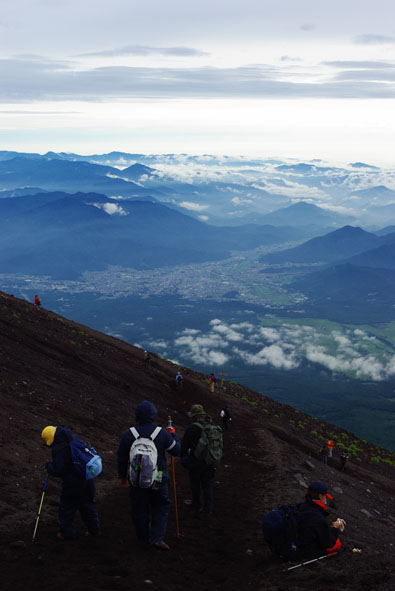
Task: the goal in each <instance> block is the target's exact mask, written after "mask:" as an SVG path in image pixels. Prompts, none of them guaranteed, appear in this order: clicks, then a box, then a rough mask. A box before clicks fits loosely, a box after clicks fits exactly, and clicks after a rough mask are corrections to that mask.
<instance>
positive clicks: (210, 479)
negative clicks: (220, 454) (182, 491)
mask: <svg viewBox="0 0 395 591" xmlns="http://www.w3.org/2000/svg"><path fill="white" fill-rule="evenodd" d="M214 476H215V468H213V466H208V465H207V464H204V463H201V464H196V465H194V466H191V467H190V468H189V482H190V485H191V492H192V507H193V508H194V509H200V494H201V492H202V493H203V510H204V511H205V512H206V513H211V511H212V509H213V487H214Z"/></svg>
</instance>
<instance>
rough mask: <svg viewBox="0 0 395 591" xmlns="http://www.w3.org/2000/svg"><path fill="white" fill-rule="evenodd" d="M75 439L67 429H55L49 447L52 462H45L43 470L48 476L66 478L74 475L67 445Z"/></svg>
mask: <svg viewBox="0 0 395 591" xmlns="http://www.w3.org/2000/svg"><path fill="white" fill-rule="evenodd" d="M73 439H76V437H75V435H73V434H72V432H71V431H70V429H69V428H68V427H56V431H55V437H54V440H53V443H52V445H51V450H52V462H47V463H46V464H45V468H46V469H47V471H48V474H49V475H50V476H58V477H60V478H63V479H65V478H67V477H69V476H71V475H73V476H74V475H75V476H76V473H75V470H74V466H73V461H72V459H71V451H70V446H69V443H70V441H72V440H73Z"/></svg>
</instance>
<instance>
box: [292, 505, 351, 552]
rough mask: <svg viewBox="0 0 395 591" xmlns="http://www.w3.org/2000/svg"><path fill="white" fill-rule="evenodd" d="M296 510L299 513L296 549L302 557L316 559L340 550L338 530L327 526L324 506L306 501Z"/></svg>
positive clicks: (326, 512) (326, 514)
mask: <svg viewBox="0 0 395 591" xmlns="http://www.w3.org/2000/svg"><path fill="white" fill-rule="evenodd" d="M298 509H299V511H300V513H301V517H300V521H299V543H298V548H299V550H300V552H301V553H302V555H303V556H306V557H307V558H316V557H318V556H323V555H325V554H326V553H330V551H335V550H340V548H341V542H340V540H339V538H338V530H337V529H336V528H335V527H332V526H330V525H329V524H328V522H327V520H326V518H327V516H328V515H329V512H328V510H327V509H326V507H325V505H323V504H322V503H321V502H320V501H313V500H310V499H308V500H306V501H305V502H304V503H301V504H300V505H299V506H298Z"/></svg>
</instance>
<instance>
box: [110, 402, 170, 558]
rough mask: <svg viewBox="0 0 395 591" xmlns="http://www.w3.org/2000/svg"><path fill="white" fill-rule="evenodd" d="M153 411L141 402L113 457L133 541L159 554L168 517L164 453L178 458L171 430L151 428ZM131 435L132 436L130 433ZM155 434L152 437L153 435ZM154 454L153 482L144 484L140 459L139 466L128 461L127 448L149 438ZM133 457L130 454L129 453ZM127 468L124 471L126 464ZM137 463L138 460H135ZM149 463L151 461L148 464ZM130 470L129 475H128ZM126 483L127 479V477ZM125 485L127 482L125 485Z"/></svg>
mask: <svg viewBox="0 0 395 591" xmlns="http://www.w3.org/2000/svg"><path fill="white" fill-rule="evenodd" d="M157 412H158V411H157V410H156V408H155V406H154V405H153V404H152V402H149V401H147V400H144V402H141V403H140V404H139V405H138V407H137V408H136V427H135V428H134V427H133V428H131V429H127V431H125V432H124V433H123V435H122V438H121V441H120V444H119V448H118V452H117V457H118V476H119V478H120V482H121V486H122V487H124V488H129V483H130V484H131V486H130V503H131V513H132V521H133V524H134V527H135V529H136V534H137V539H138V541H139V543H140V544H141V545H142V547H143V548H146V549H147V548H150V547H151V546H154V547H155V548H157V549H159V550H169V546H168V545H167V544H166V542H165V541H164V537H165V535H166V526H167V517H168V514H169V508H170V500H169V494H168V479H169V477H168V474H167V472H166V454H165V452H166V451H167V452H168V453H169V454H170V455H172V456H178V455H179V452H180V442H179V439H178V436H177V434H176V432H175V431H174V429H172V430H171V431H169V432H168V431H167V430H166V429H164V428H163V427H160V426H158V427H157V425H155V424H154V422H153V421H154V419H155V417H156V415H157ZM133 431H135V432H133ZM155 431H156V435H155ZM151 436H152V439H151V440H153V443H154V445H155V448H156V451H157V463H156V466H155V467H154V468H157V470H156V469H155V470H154V471H153V470H152V465H151V470H150V473H149V478H151V477H152V475H153V474H154V475H155V476H154V478H155V480H154V482H151V481H144V479H145V469H144V466H145V465H148V463H149V462H148V463H145V462H147V460H146V458H145V457H144V455H141V454H140V460H141V461H140V462H138V461H137V463H136V465H135V462H134V461H133V459H132V458H131V455H132V454H131V448H132V445H133V444H134V442H135V441H139V437H140V438H142V439H145V438H149V439H150V438H151ZM132 453H133V452H132ZM130 459H131V464H132V465H131V466H130V469H129V470H128V464H129V460H130ZM136 459H137V460H138V459H139V458H138V456H136ZM152 461H153V460H152ZM132 469H133V472H132ZM128 472H129V475H128V479H127V474H128ZM128 481H129V482H128Z"/></svg>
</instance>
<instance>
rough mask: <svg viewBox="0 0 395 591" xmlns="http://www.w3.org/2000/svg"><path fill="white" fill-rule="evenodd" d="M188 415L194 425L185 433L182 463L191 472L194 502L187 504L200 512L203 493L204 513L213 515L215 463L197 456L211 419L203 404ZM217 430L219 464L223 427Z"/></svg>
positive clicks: (182, 446) (192, 409) (195, 405)
mask: <svg viewBox="0 0 395 591" xmlns="http://www.w3.org/2000/svg"><path fill="white" fill-rule="evenodd" d="M187 414H188V416H189V417H192V419H193V423H192V424H191V425H189V427H188V428H187V430H186V431H185V433H184V437H183V438H182V442H181V463H182V465H183V466H184V467H185V468H187V470H188V472H189V482H190V486H191V493H192V502H191V503H187V504H190V507H191V509H192V510H194V511H196V512H198V511H199V510H200V493H201V492H202V493H203V511H204V512H205V513H211V512H212V510H213V486H214V477H215V463H214V462H213V463H214V465H211V464H209V463H207V461H206V460H204V459H202V458H197V457H196V456H195V451H196V448H197V445H198V443H199V440H200V437H201V435H202V431H203V426H204V425H205V424H211V418H210V417H209V416H208V414H206V412H205V410H204V408H203V406H202V405H201V404H193V405H192V406H191V410H190V411H189V412H188V413H187ZM214 427H215V426H214ZM215 429H216V430H217V431H218V434H219V437H218V439H217V441H218V448H217V451H216V452H215V453H217V456H218V462H219V460H220V459H221V456H222V430H221V427H215ZM218 462H217V463H218Z"/></svg>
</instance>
